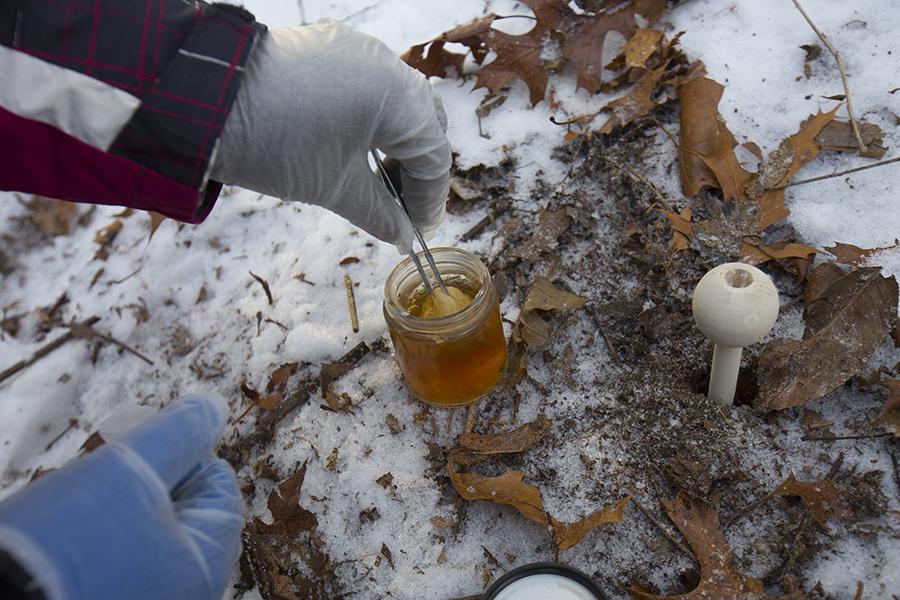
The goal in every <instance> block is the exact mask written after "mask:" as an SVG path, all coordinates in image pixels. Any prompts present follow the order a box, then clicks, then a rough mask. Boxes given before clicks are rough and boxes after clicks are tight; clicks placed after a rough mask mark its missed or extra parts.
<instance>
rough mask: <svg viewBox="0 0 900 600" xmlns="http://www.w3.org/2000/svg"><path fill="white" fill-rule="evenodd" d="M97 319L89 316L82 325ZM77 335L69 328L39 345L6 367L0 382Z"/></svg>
mask: <svg viewBox="0 0 900 600" xmlns="http://www.w3.org/2000/svg"><path fill="white" fill-rule="evenodd" d="M99 320H100V317H91V318H90V319H88V320H87V321H84V322H82V325H84V326H86V327H90V326H91V325H93V324H94V323H96V322H97V321H99ZM77 337H78V336H77V335H75V334H74V333H73V332H72V331H71V330H69V332H68V333H66V334H64V335H61V336H59V337H58V338H56V339H55V340H53V341H52V342H50V343H49V344H46V345H45V346H41V347H40V348H38V349H37V351H35V353H34V354H32V355H31V357H29V358H27V359H25V360H20V361H19V362H17V363H16V364H14V365H12V366H11V367H9V368H8V369H6V370H4V371H3V372H2V373H0V383H2V382H3V381H5V380H7V379H9V378H10V377H12V376H13V375H15V374H16V373H18V372H19V371H21V370H22V369H25V368H28V367H30V366H31V365H33V364H34V363H36V362H37V361H39V360H40V359H42V358H44V357H45V356H47V355H48V354H50V353H51V352H53V351H54V350H56V349H57V348H59V347H60V346H62V345H63V344H65V343H66V342H69V341H70V340H74V339H75V338H77Z"/></svg>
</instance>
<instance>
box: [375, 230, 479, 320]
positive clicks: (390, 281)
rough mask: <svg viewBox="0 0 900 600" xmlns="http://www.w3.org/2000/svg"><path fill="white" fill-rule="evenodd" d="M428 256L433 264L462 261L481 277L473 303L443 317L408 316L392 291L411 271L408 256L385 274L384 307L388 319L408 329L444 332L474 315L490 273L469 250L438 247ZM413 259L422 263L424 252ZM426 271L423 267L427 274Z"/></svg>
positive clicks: (411, 266)
mask: <svg viewBox="0 0 900 600" xmlns="http://www.w3.org/2000/svg"><path fill="white" fill-rule="evenodd" d="M430 250H431V254H432V255H433V256H434V259H435V262H436V263H438V262H440V259H441V258H447V257H454V258H459V259H462V260H465V261H466V263H467V264H468V265H469V266H471V267H472V268H473V270H474V271H475V274H476V275H478V276H479V277H480V278H481V286H480V287H479V289H478V292H477V293H476V294H475V296H474V297H473V298H472V301H471V302H469V304H468V305H466V307H465V308H463V309H462V310H460V311H458V312H455V313H453V314H450V315H447V316H444V317H417V316H415V315H413V314H410V313H409V312H408V311H407V310H406V307H405V306H402V305H401V304H399V302H398V300H399V297H398V295H397V294H395V293H393V292H394V291H395V290H394V289H393V288H394V287H396V286H395V284H396V283H398V282H397V279H398V278H399V277H400V276H401V274H405V272H407V271H410V270H411V269H414V268H415V267H414V266H413V263H412V258H410V257H409V256H407V257H405V258H404V259H403V260H401V261H400V262H399V263H397V265H396V266H395V267H394V268H393V270H391V273H390V275H388V278H387V281H386V282H385V284H384V305H385V307H386V308H387V310H388V311H389V312H390V313H391V316H392V317H394V318H395V319H397V318H400V319H403V321H404V322H406V323H407V324H409V325H410V326H411V328H414V329H416V330H420V331H422V330H426V331H432V330H443V329H447V328H451V327H453V326H454V325H458V324H459V323H461V322H464V321H466V320H468V319H469V318H470V317H471V315H472V314H473V313H476V312H477V311H479V310H480V309H481V308H482V306H483V304H484V302H485V298H486V297H487V295H488V287H489V286H488V285H487V283H488V282H489V281H490V277H491V275H490V272H488V270H487V267H486V266H485V265H484V263H483V262H482V261H481V259H480V258H478V256H476V255H475V254H473V253H471V252H469V251H468V250H463V249H461V248H453V247H450V246H441V247H438V248H431V249H430ZM416 256H418V257H420V258H421V260H422V261H423V263H424V261H425V254H424V252H417V253H416ZM428 271H429V269H428V267H427V266H426V272H428Z"/></svg>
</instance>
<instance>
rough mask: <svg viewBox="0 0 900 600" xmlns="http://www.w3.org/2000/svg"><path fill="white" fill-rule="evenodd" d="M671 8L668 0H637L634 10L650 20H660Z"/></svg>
mask: <svg viewBox="0 0 900 600" xmlns="http://www.w3.org/2000/svg"><path fill="white" fill-rule="evenodd" d="M668 8H669V2H668V0H635V2H634V11H635V12H636V13H638V14H639V15H641V16H642V17H644V18H645V19H647V20H648V21H650V22H651V23H653V22H655V21H658V20H659V19H660V18H661V17H662V16H663V15H664V14H666V10H667V9H668Z"/></svg>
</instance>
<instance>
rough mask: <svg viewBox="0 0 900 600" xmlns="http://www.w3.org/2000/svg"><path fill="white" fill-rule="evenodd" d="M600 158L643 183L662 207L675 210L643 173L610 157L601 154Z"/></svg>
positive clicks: (670, 210)
mask: <svg viewBox="0 0 900 600" xmlns="http://www.w3.org/2000/svg"><path fill="white" fill-rule="evenodd" d="M600 160H602V161H603V162H605V163H606V164H608V165H611V166H613V167H615V168H616V169H618V170H619V171H621V172H623V173H625V174H626V175H628V176H629V177H631V178H632V179H635V180H637V181H638V182H640V183H643V184H644V185H645V186H646V187H647V188H648V189H649V190H650V191H651V192H653V195H654V196H656V199H657V200H659V203H660V204H662V205H663V206H664V207H666V209H667V210H668V211H669V212H677V211H676V210H675V208H674V207H673V206H672V205H671V204H669V201H668V200H666V198H665V196H663V195H662V193H660V191H659V190H658V189H657V188H656V186H655V185H653V182H652V181H650V180H649V179H647V178H646V177H644V176H643V175H641V174H640V173H638V172H637V171H635V170H634V169H632V168H631V167H629V166H628V165H623V164H619V163H618V162H616V161H614V160H612V159H611V158H608V157H606V156H602V155H601V156H600Z"/></svg>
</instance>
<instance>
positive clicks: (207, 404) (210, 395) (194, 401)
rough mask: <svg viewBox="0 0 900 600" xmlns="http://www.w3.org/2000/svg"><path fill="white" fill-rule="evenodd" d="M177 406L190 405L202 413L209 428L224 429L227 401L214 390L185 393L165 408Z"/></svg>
mask: <svg viewBox="0 0 900 600" xmlns="http://www.w3.org/2000/svg"><path fill="white" fill-rule="evenodd" d="M178 406H182V407H183V406H190V407H191V408H192V409H193V410H197V411H199V412H200V414H202V415H203V417H202V418H203V420H204V421H205V422H206V423H208V424H209V429H210V430H214V431H217V432H220V433H221V431H222V430H223V429H225V424H226V423H227V422H228V415H229V414H230V413H231V411H230V410H229V408H228V402H227V401H226V400H225V398H223V397H222V396H221V395H220V394H217V393H215V392H202V393H200V392H195V393H191V394H185V395H184V396H181V397H179V398H178V399H177V400H175V401H174V402H172V403H171V404H169V405H168V406H167V407H166V409H170V408H173V409H174V407H178Z"/></svg>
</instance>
